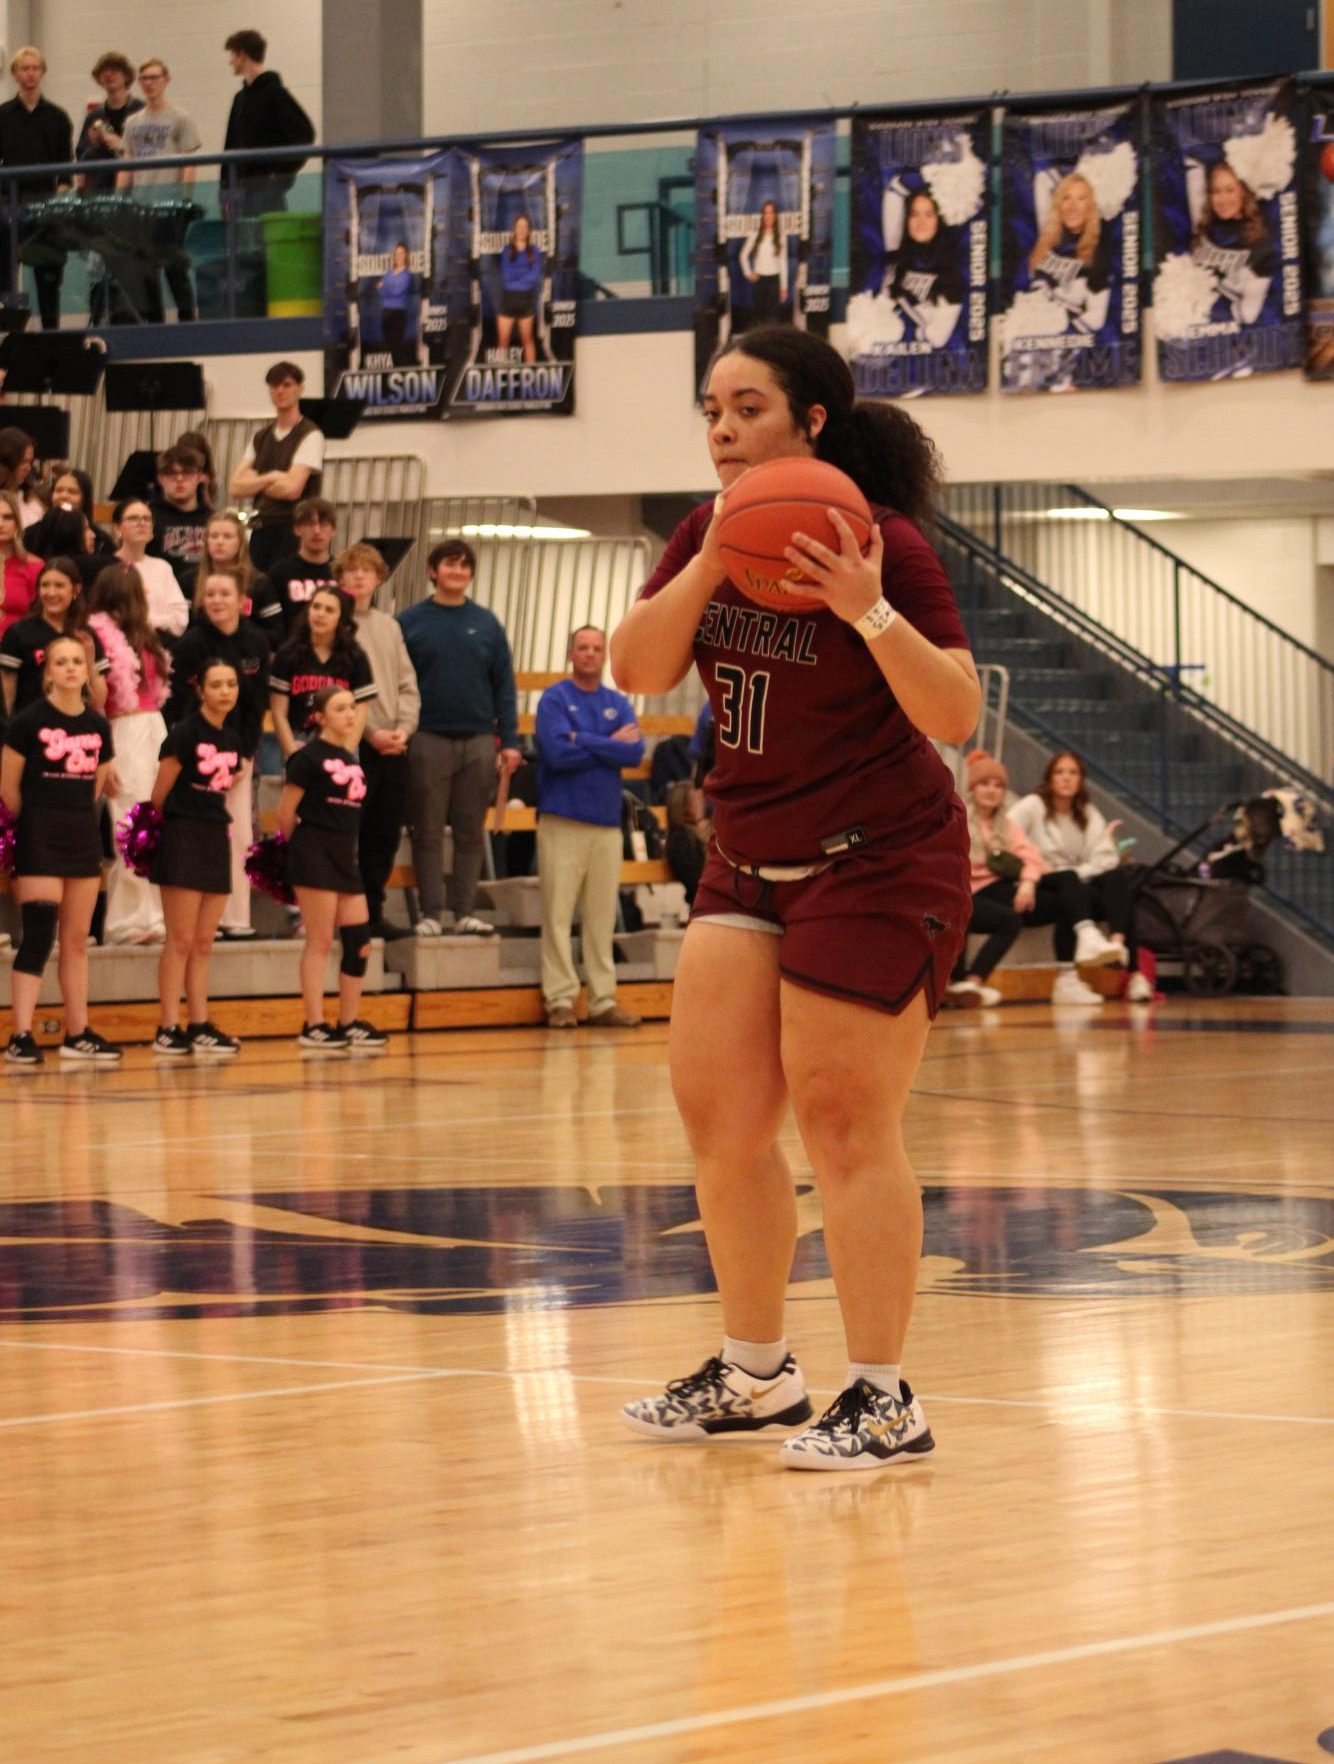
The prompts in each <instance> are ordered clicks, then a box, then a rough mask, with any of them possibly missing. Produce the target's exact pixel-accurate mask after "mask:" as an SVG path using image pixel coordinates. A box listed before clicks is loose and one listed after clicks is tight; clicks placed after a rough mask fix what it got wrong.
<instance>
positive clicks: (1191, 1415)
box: [0, 1294, 1334, 1427]
mask: <svg viewBox="0 0 1334 1764" xmlns="http://www.w3.org/2000/svg"><path fill="white" fill-rule="evenodd" d="M701 1296H704V1297H707V1296H708V1295H707V1294H705V1295H701ZM0 1348H20V1349H27V1350H28V1351H29V1352H41V1351H45V1352H47V1353H55V1354H112V1355H120V1356H122V1357H126V1358H132V1359H156V1360H206V1361H208V1360H211V1361H216V1362H219V1363H221V1364H223V1365H249V1366H301V1367H305V1368H306V1369H307V1370H310V1371H319V1370H325V1369H327V1370H328V1371H331V1372H385V1373H389V1374H392V1375H393V1376H391V1377H388V1378H386V1379H384V1380H383V1381H382V1382H384V1383H395V1382H404V1383H406V1382H408V1381H409V1380H410V1379H412V1378H509V1379H518V1378H564V1379H568V1380H569V1381H570V1382H571V1383H572V1384H613V1385H633V1386H636V1387H639V1388H644V1389H648V1390H653V1389H655V1388H656V1387H658V1386H659V1385H661V1384H662V1382H663V1380H662V1379H661V1378H660V1377H652V1376H645V1377H642V1378H640V1377H636V1376H634V1375H632V1374H630V1375H621V1374H616V1373H608V1372H571V1371H569V1370H567V1369H566V1368H565V1367H563V1366H531V1367H520V1368H517V1369H516V1368H513V1367H495V1366H403V1365H396V1364H395V1363H394V1362H393V1361H386V1360H304V1359H286V1358H280V1357H278V1356H276V1355H270V1354H208V1353H200V1352H197V1351H194V1350H191V1349H187V1348H140V1347H128V1346H127V1347H105V1346H102V1345H101V1344H92V1343H83V1342H73V1341H15V1340H12V1339H10V1338H5V1337H0ZM343 1382H344V1383H347V1384H353V1385H354V1384H357V1383H360V1382H362V1381H361V1380H357V1379H352V1380H346V1381H343ZM374 1382H381V1381H380V1380H376V1381H374ZM303 1388H304V1387H303ZM310 1388H312V1389H322V1390H337V1389H340V1388H342V1384H341V1383H340V1384H333V1383H330V1384H327V1385H317V1386H311V1387H310ZM807 1388H808V1389H809V1391H810V1394H811V1395H812V1396H828V1397H833V1396H837V1395H838V1391H837V1390H836V1389H835V1388H834V1386H832V1385H816V1384H812V1385H810V1386H808V1387H807ZM274 1394H279V1395H280V1394H282V1393H281V1392H276V1393H274ZM917 1394H918V1396H919V1397H920V1398H921V1400H922V1401H923V1402H929V1403H953V1404H956V1405H959V1406H964V1407H971V1408H989V1409H1040V1410H1045V1411H1047V1412H1050V1413H1052V1414H1055V1415H1057V1416H1060V1415H1061V1414H1062V1413H1064V1412H1066V1411H1075V1410H1086V1409H1097V1408H1112V1407H1115V1409H1116V1412H1117V1413H1118V1414H1120V1415H1124V1416H1128V1417H1132V1418H1136V1419H1141V1420H1155V1419H1157V1418H1158V1417H1160V1416H1176V1417H1178V1418H1181V1419H1184V1420H1189V1421H1227V1422H1229V1423H1231V1424H1232V1425H1234V1426H1235V1424H1236V1422H1237V1420H1238V1414H1237V1412H1236V1411H1234V1410H1229V1409H1185V1408H1167V1407H1160V1406H1157V1405H1152V1406H1150V1405H1147V1404H1140V1405H1131V1406H1129V1407H1128V1406H1127V1405H1126V1404H1125V1403H1124V1402H1120V1401H1117V1402H1115V1403H1113V1401H1112V1399H1110V1398H1105V1397H1097V1396H1090V1395H1088V1394H1087V1393H1085V1392H1082V1391H1079V1390H1071V1389H1068V1388H1062V1389H1058V1390H1057V1391H1056V1392H1055V1393H1054V1394H1053V1395H1052V1396H1049V1397H985V1396H949V1395H946V1394H945V1393H944V1392H942V1391H925V1390H924V1391H919V1392H918V1393H917ZM187 1400H199V1401H204V1400H215V1401H216V1400H226V1399H202V1398H201V1399H187ZM149 1406H150V1407H154V1406H160V1405H149ZM165 1406H167V1407H171V1406H172V1405H171V1404H167V1405H165ZM107 1412H111V1411H107ZM1246 1419H1247V1421H1248V1422H1263V1423H1265V1424H1266V1425H1267V1424H1269V1423H1271V1422H1272V1423H1276V1424H1280V1425H1282V1424H1286V1425H1288V1426H1292V1427H1334V1415H1267V1414H1257V1413H1255V1412H1254V1411H1252V1410H1249V1409H1248V1410H1247V1411H1246ZM3 1424H4V1423H3V1422H0V1425H3Z"/></svg>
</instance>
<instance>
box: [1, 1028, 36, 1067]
mask: <svg viewBox="0 0 1334 1764" xmlns="http://www.w3.org/2000/svg"><path fill="white" fill-rule="evenodd" d="M5 1058H6V1059H7V1060H8V1061H9V1063H10V1065H11V1066H40V1065H41V1064H42V1063H43V1061H44V1060H45V1059H46V1055H45V1054H44V1053H43V1052H42V1050H41V1048H40V1047H38V1045H37V1043H36V1042H35V1041H34V1040H33V1038H32V1036H31V1035H29V1034H28V1033H27V1032H26V1031H24V1033H23V1034H21V1035H20V1034H17V1033H15V1034H13V1035H11V1036H10V1038H9V1041H8V1044H7V1045H6V1047H5Z"/></svg>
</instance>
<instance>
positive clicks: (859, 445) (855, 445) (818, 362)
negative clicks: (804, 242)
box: [722, 325, 944, 527]
mask: <svg viewBox="0 0 1334 1764" xmlns="http://www.w3.org/2000/svg"><path fill="white" fill-rule="evenodd" d="M734 351H736V352H739V353H740V354H742V355H747V356H749V357H751V359H752V360H754V361H762V362H763V363H764V364H765V366H766V367H767V368H768V369H769V371H770V372H771V373H772V374H773V376H774V378H775V379H776V380H777V381H778V384H779V385H780V386H781V387H782V389H783V391H784V393H785V394H786V397H787V401H788V406H789V408H790V410H791V412H792V420H793V422H794V423H795V424H796V426H797V427H798V428H799V429H801V430H803V431H804V432H805V433H806V434H808V435H809V433H810V427H809V425H810V413H811V409H812V407H813V406H814V405H817V404H818V405H821V406H823V408H824V411H825V413H826V420H825V425H824V427H823V428H822V429H821V430H820V433H819V434H818V435H817V436H815V437H814V440H813V442H812V446H813V447H814V450H815V457H816V458H817V459H822V460H825V461H827V462H828V464H830V465H832V466H837V467H838V469H839V470H840V471H842V472H846V473H847V474H848V476H849V477H850V478H851V479H852V481H853V483H854V484H856V486H857V488H858V489H859V490H860V491H861V492H862V494H863V496H865V497H866V499H867V501H868V502H875V503H879V504H880V505H881V506H882V507H885V508H892V509H893V510H894V511H895V513H897V514H902V515H906V516H907V517H908V519H909V520H910V521H913V522H915V523H916V525H917V526H918V527H925V526H927V525H929V524H930V522H931V520H932V519H933V517H934V513H935V502H936V497H937V495H938V493H939V490H940V485H941V480H942V478H943V475H944V472H943V466H942V462H941V458H940V454H939V452H938V450H937V448H936V444H935V442H934V441H932V440H931V438H930V436H929V435H927V434H926V433H925V431H924V430H923V429H921V428H919V426H918V425H917V424H916V423H915V422H914V421H913V419H912V418H911V417H910V416H909V415H908V413H907V411H906V410H904V409H903V408H902V407H901V406H899V405H895V404H859V403H858V402H857V397H856V392H855V389H854V387H853V381H852V371H851V369H850V368H849V367H848V364H847V362H846V361H844V359H843V357H842V356H841V355H840V354H839V353H838V351H837V350H836V349H835V348H834V347H833V346H832V344H829V343H826V342H825V341H824V339H823V338H821V337H814V336H812V335H811V333H810V332H809V331H798V330H796V329H795V328H794V327H793V326H792V325H758V326H756V328H755V329H754V330H753V331H745V332H743V333H742V334H741V335H740V336H739V337H736V338H734V339H733V340H732V341H731V342H730V343H728V344H727V346H726V348H725V349H724V350H723V351H722V354H724V355H728V354H731V353H732V352H734Z"/></svg>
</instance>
